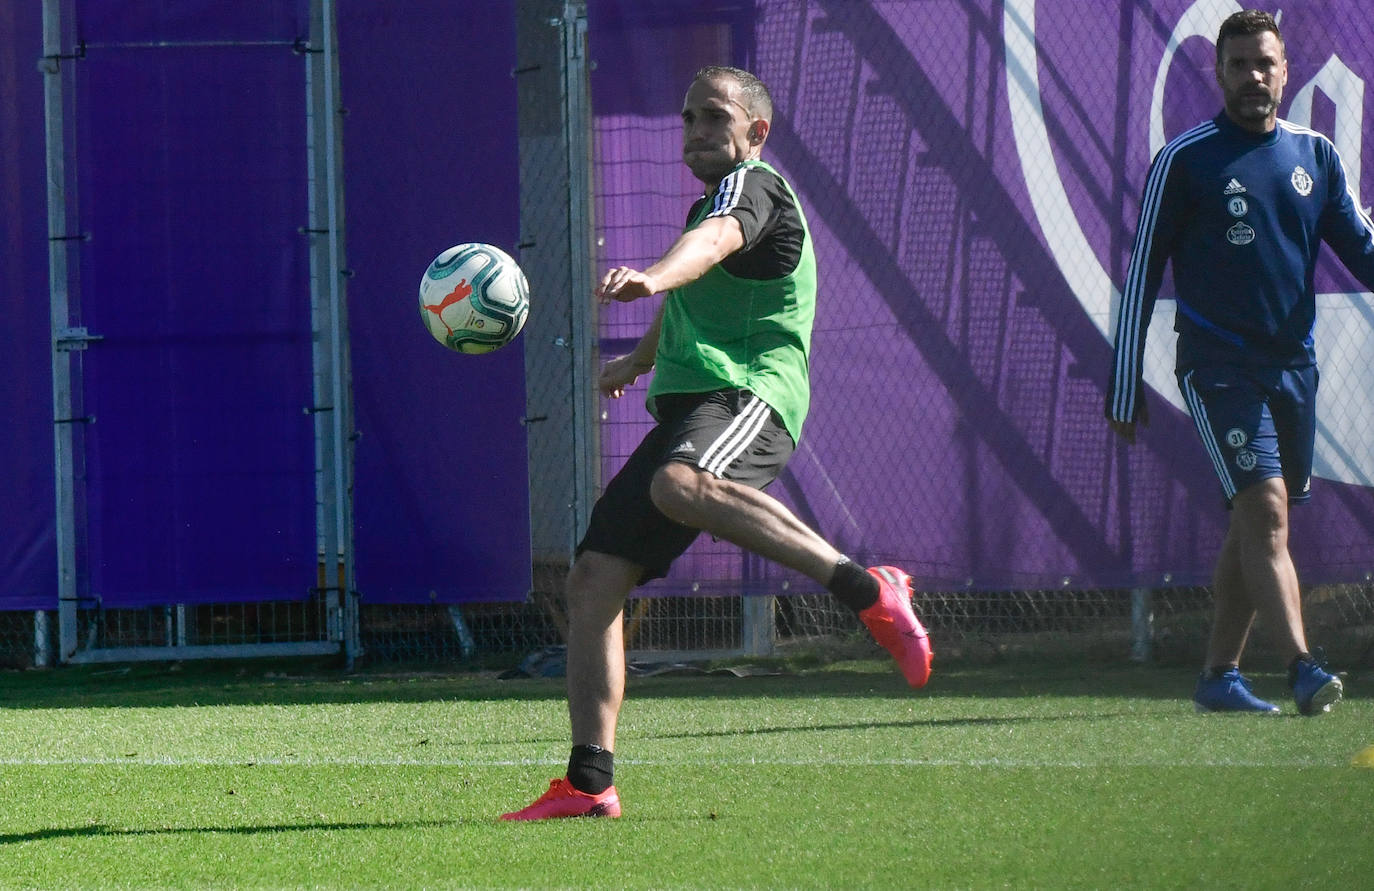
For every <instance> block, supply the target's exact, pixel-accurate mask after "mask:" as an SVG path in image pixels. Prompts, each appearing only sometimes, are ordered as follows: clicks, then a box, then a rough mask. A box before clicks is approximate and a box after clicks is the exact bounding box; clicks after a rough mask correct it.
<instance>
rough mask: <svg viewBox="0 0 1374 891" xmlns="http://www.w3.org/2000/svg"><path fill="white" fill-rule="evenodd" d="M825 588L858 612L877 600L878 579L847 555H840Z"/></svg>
mask: <svg viewBox="0 0 1374 891" xmlns="http://www.w3.org/2000/svg"><path fill="white" fill-rule="evenodd" d="M825 587H826V590H828V591H829V592H830V593H831V594H834V595H835V597H836V599H838V600H839V601H840V603H843V604H844V605H845V606H847V607H849V608H850V609H852V610H854V612H856V613H857V612H858V611H859V610H864V609H868V608H869V607H870V606H872V605H873V604H875V603H877V602H878V580H877V579H875V578H874V577H873V576H871V575H869V574H868V572H867V571H866V570H865V569H864V568H863V567H862V566H860V565H859V564H857V563H855V562H854V561H853V560H850V559H849V558H848V557H841V558H840V562H839V563H836V564H835V571H834V572H833V573H831V575H830V584H828V585H826V586H825Z"/></svg>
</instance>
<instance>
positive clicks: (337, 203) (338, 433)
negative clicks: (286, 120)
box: [306, 0, 358, 667]
mask: <svg viewBox="0 0 1374 891" xmlns="http://www.w3.org/2000/svg"><path fill="white" fill-rule="evenodd" d="M310 30H311V39H310V45H309V47H308V48H307V57H308V61H307V65H306V82H307V115H308V117H309V127H308V129H307V139H308V145H309V153H310V225H309V234H310V238H311V254H310V258H311V291H312V300H313V304H314V327H315V330H316V332H317V334H318V335H319V337H320V340H319V343H318V344H317V346H316V348H315V357H314V358H315V378H316V379H315V401H316V406H315V439H316V461H317V467H316V473H317V481H316V492H317V496H318V499H319V510H318V512H317V514H316V526H317V531H316V538H317V542H318V546H319V559H320V562H321V566H322V574H321V581H320V582H319V584H320V586H321V588H323V589H324V593H325V600H326V605H327V608H328V612H329V614H330V616H331V624H332V625H333V627H332V628H331V630H330V635H331V637H332V638H333V639H335V640H338V641H340V642H341V644H342V648H343V652H344V656H345V660H346V662H347V664H348V666H349V667H352V664H353V660H354V658H355V657H356V655H357V653H358V616H357V603H356V597H355V595H354V591H355V589H356V585H355V584H354V566H353V547H352V538H353V535H352V532H353V512H352V475H353V468H352V449H351V447H350V443H351V442H352V438H351V437H352V429H353V411H352V393H351V384H350V378H349V351H348V312H347V306H346V304H345V288H344V276H345V274H346V269H345V261H344V240H343V227H344V219H343V177H342V175H341V165H342V146H341V139H340V134H339V127H338V117H339V69H338V58H337V34H336V31H337V23H336V19H335V8H334V3H333V0H312V2H311V29H310Z"/></svg>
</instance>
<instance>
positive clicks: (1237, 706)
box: [1193, 668, 1279, 715]
mask: <svg viewBox="0 0 1374 891" xmlns="http://www.w3.org/2000/svg"><path fill="white" fill-rule="evenodd" d="M1193 705H1194V706H1196V707H1197V710H1198V711H1200V712H1257V713H1259V714H1262V715H1277V714H1278V713H1279V707H1278V706H1277V705H1274V703H1272V702H1265V701H1264V700H1263V699H1260V698H1259V697H1258V696H1256V695H1255V694H1253V693H1251V692H1250V682H1249V681H1247V680H1246V679H1245V676H1244V675H1242V674H1241V673H1240V669H1239V668H1231V669H1228V670H1227V671H1226V672H1225V673H1224V674H1223V675H1221V676H1220V677H1215V678H1214V677H1211V676H1210V674H1209V673H1208V672H1203V673H1202V676H1201V677H1200V678H1198V679H1197V689H1196V690H1194V691H1193Z"/></svg>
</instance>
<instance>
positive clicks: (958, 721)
mask: <svg viewBox="0 0 1374 891" xmlns="http://www.w3.org/2000/svg"><path fill="white" fill-rule="evenodd" d="M1130 714H1132V713H1131V712H1125V711H1123V712H1097V713H1094V714H1079V715H1002V716H998V717H978V718H909V719H906V720H902V721H852V722H848V721H847V722H844V723H830V724H790V725H785V726H775V727H749V728H732V729H729V730H689V731H683V732H681V733H641V734H634V738H636V739H710V738H713V737H738V736H763V735H767V734H772V733H808V732H822V733H824V732H829V731H835V730H877V729H883V728H925V729H932V728H937V727H978V726H990V727H996V726H1000V725H1004V724H1044V723H1049V722H1055V721H1071V722H1073V723H1082V722H1086V721H1109V720H1111V719H1113V718H1120V717H1124V716H1127V715H1130ZM627 738H629V735H628V734H627Z"/></svg>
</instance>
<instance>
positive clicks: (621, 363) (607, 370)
mask: <svg viewBox="0 0 1374 891" xmlns="http://www.w3.org/2000/svg"><path fill="white" fill-rule="evenodd" d="M662 325H663V306H662V304H660V305H659V307H658V312H657V313H655V314H654V321H653V324H651V325H650V326H649V329H648V330H647V331H645V332H644V335H643V336H642V337H640V338H639V343H637V344H635V348H634V349H633V350H631V351H630V352H629V353H627V354H625V355H624V356H616V357H615V358H614V359H611V360H610V361H609V362H607V363H606V364H605V365H603V366H601V374H600V375H598V376H597V380H596V388H597V390H599V391H600V392H601V395H602V396H608V397H610V398H611V399H619V398H620V397H621V396H624V395H625V388H626V387H628V386H630V385H631V384H633V383H634V382H635V381H636V380H638V379H639V376H640V375H641V374H645V373H647V372H649V371H651V370H653V367H654V356H655V354H656V353H657V352H658V333H659V330H660V329H661V328H662Z"/></svg>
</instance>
